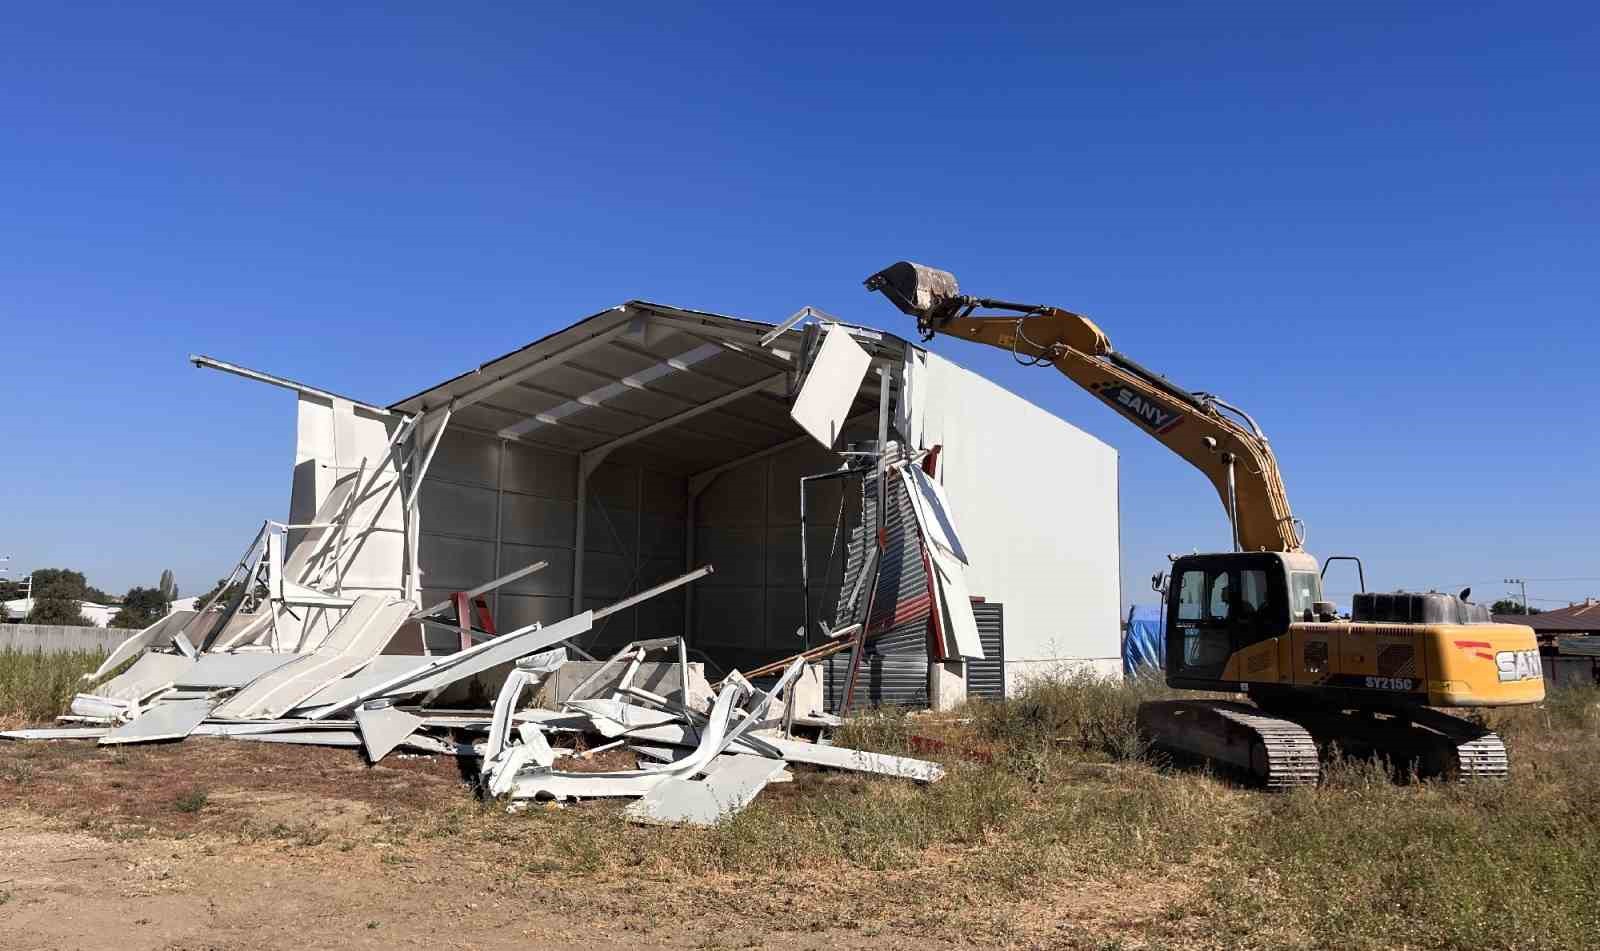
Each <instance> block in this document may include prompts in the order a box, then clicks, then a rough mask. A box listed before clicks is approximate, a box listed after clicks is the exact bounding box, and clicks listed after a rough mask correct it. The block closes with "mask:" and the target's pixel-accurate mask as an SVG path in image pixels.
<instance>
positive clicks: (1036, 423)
mask: <svg viewBox="0 0 1600 951" xmlns="http://www.w3.org/2000/svg"><path fill="white" fill-rule="evenodd" d="M925 398H926V400H927V406H926V419H925V422H924V426H925V432H924V437H923V438H924V442H925V444H926V445H933V444H941V445H943V446H944V449H943V450H942V451H941V455H940V459H939V476H940V481H941V482H942V483H943V484H944V487H945V491H946V494H947V495H948V497H949V500H950V506H951V508H953V509H954V510H955V511H954V515H955V518H956V527H957V529H958V530H959V532H960V535H961V539H962V542H963V544H964V546H965V547H966V550H967V553H968V555H969V558H970V561H971V564H970V565H969V567H968V570H967V585H968V588H969V589H970V590H971V592H972V594H973V595H974V596H978V597H984V598H986V599H988V600H990V601H998V602H1000V603H1002V604H1004V605H1005V611H1006V630H1005V637H1006V680H1007V684H1008V689H1010V688H1011V687H1012V686H1014V685H1015V684H1016V683H1017V681H1018V680H1019V679H1022V678H1026V677H1027V676H1030V675H1036V674H1041V673H1048V672H1051V671H1054V670H1056V669H1059V668H1062V667H1066V666H1082V665H1087V666H1090V667H1092V668H1093V669H1096V670H1099V671H1102V672H1104V673H1106V674H1107V675H1114V674H1116V673H1117V671H1118V670H1119V669H1120V668H1119V666H1118V664H1119V661H1118V656H1119V621H1120V619H1119V616H1118V615H1119V611H1118V605H1119V603H1120V600H1121V595H1120V591H1119V584H1120V582H1119V572H1118V563H1119V559H1120V557H1121V555H1120V545H1119V536H1118V512H1117V504H1118V503H1117V454H1116V450H1114V449H1112V448H1111V447H1110V446H1107V445H1106V444H1105V443H1102V442H1100V441H1099V440H1097V439H1095V438H1094V437H1092V436H1090V435H1089V434H1087V433H1085V432H1083V431H1082V430H1079V429H1077V428H1075V427H1073V426H1071V425H1069V424H1068V423H1066V422H1064V421H1062V420H1060V419H1058V418H1056V417H1055V416H1052V415H1051V414H1049V413H1047V412H1045V411H1044V410H1042V409H1040V408H1038V407H1037V406H1034V405H1033V404H1032V403H1029V402H1028V401H1027V400H1024V399H1023V398H1021V397H1019V396H1017V395H1016V394H1014V393H1011V392H1009V391H1007V390H1005V389H1003V388H1001V387H1000V386H997V385H996V384H994V383H992V382H990V381H989V380H986V379H984V378H983V377H981V376H979V375H977V374H975V373H972V372H971V371H969V370H965V369H963V368H961V367H959V366H956V365H955V364H953V363H951V362H950V361H948V360H945V359H943V358H942V357H940V356H939V355H937V354H933V353H930V354H928V360H927V373H926V390H925Z"/></svg>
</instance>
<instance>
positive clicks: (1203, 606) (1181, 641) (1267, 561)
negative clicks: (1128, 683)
mask: <svg viewBox="0 0 1600 951" xmlns="http://www.w3.org/2000/svg"><path fill="white" fill-rule="evenodd" d="M1329 611H1331V606H1330V605H1327V604H1325V603H1324V602H1323V600H1322V579H1321V577H1320V575H1319V574H1318V572H1317V570H1316V563H1315V561H1314V560H1313V559H1311V558H1310V557H1309V556H1304V555H1298V554H1295V553H1278V552H1227V553H1221V554H1210V555H1187V556H1185V557H1182V558H1179V559H1177V560H1176V561H1174V562H1173V565H1172V577H1171V580H1170V582H1169V583H1168V585H1167V605H1166V614H1167V624H1166V629H1167V670H1166V674H1167V683H1168V684H1169V685H1170V686H1173V687H1179V688H1190V689H1198V690H1216V689H1219V688H1223V689H1226V688H1225V686H1224V685H1225V684H1228V683H1231V682H1233V681H1236V680H1239V679H1241V673H1240V672H1239V671H1238V670H1236V669H1235V670H1230V661H1232V660H1233V659H1234V658H1235V656H1236V655H1240V654H1241V652H1249V653H1250V654H1251V655H1252V656H1253V655H1254V654H1256V653H1258V652H1259V649H1257V650H1254V651H1253V650H1251V649H1252V648H1257V645H1262V644H1265V643H1267V642H1271V641H1274V640H1275V639H1276V638H1280V637H1283V636H1284V635H1286V634H1288V633H1289V625H1290V624H1291V623H1292V622H1294V621H1300V620H1304V621H1310V620H1316V619H1318V618H1320V617H1325V616H1327V614H1326V613H1325V612H1329ZM1231 666H1232V667H1234V668H1237V667H1238V666H1239V665H1238V664H1237V663H1235V664H1232V665H1231Z"/></svg>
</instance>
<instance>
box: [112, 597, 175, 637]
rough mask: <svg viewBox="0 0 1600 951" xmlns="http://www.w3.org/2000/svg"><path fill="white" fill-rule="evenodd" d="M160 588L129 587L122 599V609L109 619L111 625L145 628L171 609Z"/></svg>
mask: <svg viewBox="0 0 1600 951" xmlns="http://www.w3.org/2000/svg"><path fill="white" fill-rule="evenodd" d="M170 604H171V602H169V601H168V600H167V599H166V598H165V597H164V596H163V595H162V594H161V589H160V588H129V589H128V593H127V595H126V596H125V597H124V598H123V599H122V610H120V611H118V612H117V613H116V616H115V617H113V618H112V619H111V626H112V627H131V628H135V629H139V628H146V627H149V626H150V625H152V624H154V623H155V622H157V621H159V620H161V619H162V618H163V617H165V616H166V614H167V611H169V610H171V608H170V607H169V605H170Z"/></svg>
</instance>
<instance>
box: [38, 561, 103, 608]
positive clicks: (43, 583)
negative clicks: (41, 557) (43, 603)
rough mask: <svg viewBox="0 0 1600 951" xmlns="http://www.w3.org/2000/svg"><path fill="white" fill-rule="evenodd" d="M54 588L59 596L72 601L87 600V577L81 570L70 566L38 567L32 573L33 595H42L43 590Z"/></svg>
mask: <svg viewBox="0 0 1600 951" xmlns="http://www.w3.org/2000/svg"><path fill="white" fill-rule="evenodd" d="M52 588H53V589H55V590H56V592H57V594H58V595H60V596H61V597H65V598H69V599H71V600H73V601H88V600H90V599H89V598H88V597H87V593H88V591H89V579H87V578H85V577H84V576H83V572H81V571H73V570H72V569H71V568H39V569H37V570H36V571H34V573H33V591H34V597H40V596H42V594H43V592H45V591H48V590H50V589H52Z"/></svg>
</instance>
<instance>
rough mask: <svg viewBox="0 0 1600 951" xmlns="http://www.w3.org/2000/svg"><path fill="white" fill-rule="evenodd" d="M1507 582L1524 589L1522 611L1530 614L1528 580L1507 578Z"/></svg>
mask: <svg viewBox="0 0 1600 951" xmlns="http://www.w3.org/2000/svg"><path fill="white" fill-rule="evenodd" d="M1506 584H1514V585H1516V586H1517V587H1519V588H1521V589H1522V613H1523V616H1527V614H1528V583H1527V582H1526V581H1523V580H1522V579H1521V578H1507V579H1506Z"/></svg>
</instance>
